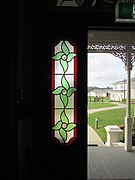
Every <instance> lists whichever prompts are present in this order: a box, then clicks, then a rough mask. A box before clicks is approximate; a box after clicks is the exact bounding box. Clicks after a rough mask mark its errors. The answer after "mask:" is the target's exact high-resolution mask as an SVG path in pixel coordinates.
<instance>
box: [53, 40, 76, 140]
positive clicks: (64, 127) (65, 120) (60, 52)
mask: <svg viewBox="0 0 135 180" xmlns="http://www.w3.org/2000/svg"><path fill="white" fill-rule="evenodd" d="M71 50H74V47H73V46H72V45H71V44H70V43H69V41H65V40H61V41H60V42H59V43H58V44H57V45H56V46H55V47H54V52H53V54H54V55H53V57H52V60H53V66H55V65H56V66H57V67H55V72H52V76H53V78H52V81H53V82H52V83H53V84H55V86H54V87H53V88H54V89H52V94H53V95H54V96H55V98H54V97H53V98H54V101H57V100H58V101H59V103H56V102H55V103H54V104H53V106H54V107H53V111H54V114H55V117H53V118H54V121H53V127H52V129H53V131H54V132H55V135H54V137H55V138H57V139H59V141H60V142H61V143H68V142H69V141H70V140H71V139H72V138H73V136H74V134H73V131H74V128H75V127H76V123H75V120H74V117H75V115H74V114H75V113H76V110H75V107H74V106H75V105H74V103H72V106H71V105H70V104H71V101H72V100H73V101H75V98H74V97H73V96H74V93H75V91H76V90H77V89H76V87H74V86H72V85H75V83H74V82H73V81H74V79H75V78H74V76H75V75H74V72H73V71H74V69H75V68H76V67H71V66H75V65H76V64H75V63H73V61H75V58H76V53H75V52H71ZM58 63H59V65H58ZM71 63H72V65H70V64H71ZM52 69H53V71H54V67H52ZM71 79H72V82H70V80H71ZM55 81H58V83H57V82H55ZM71 84H72V85H71ZM56 96H57V97H56ZM71 99H72V100H71ZM57 104H60V105H57ZM71 114H72V115H71ZM56 116H57V117H56ZM58 116H59V117H58ZM71 118H72V119H71ZM71 132H72V133H71Z"/></svg>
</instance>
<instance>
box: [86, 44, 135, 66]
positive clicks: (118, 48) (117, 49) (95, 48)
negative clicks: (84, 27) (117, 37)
mask: <svg viewBox="0 0 135 180" xmlns="http://www.w3.org/2000/svg"><path fill="white" fill-rule="evenodd" d="M87 49H88V50H89V51H90V52H96V53H98V52H108V53H111V54H113V55H114V56H115V57H119V58H120V59H121V60H122V61H123V62H124V64H125V65H126V64H127V46H126V45H125V44H119V45H115V44H113V45H112V44H105V45H104V44H91V45H89V46H88V48H87ZM130 62H131V66H133V62H135V45H132V46H131V60H130Z"/></svg>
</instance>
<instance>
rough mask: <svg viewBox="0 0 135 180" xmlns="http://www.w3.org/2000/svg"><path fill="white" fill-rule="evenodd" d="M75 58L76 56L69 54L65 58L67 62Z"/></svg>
mask: <svg viewBox="0 0 135 180" xmlns="http://www.w3.org/2000/svg"><path fill="white" fill-rule="evenodd" d="M75 56H76V54H75V53H72V52H71V53H70V54H69V55H68V57H67V62H70V61H71V60H72V59H73V58H74V57H75Z"/></svg>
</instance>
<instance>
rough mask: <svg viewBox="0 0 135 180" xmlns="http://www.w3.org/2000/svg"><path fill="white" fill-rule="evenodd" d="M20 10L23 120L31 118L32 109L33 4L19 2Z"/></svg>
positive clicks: (19, 65) (19, 68)
mask: <svg viewBox="0 0 135 180" xmlns="http://www.w3.org/2000/svg"><path fill="white" fill-rule="evenodd" d="M18 9H19V11H18V14H19V15H18V93H19V94H18V95H19V110H20V112H19V113H18V116H19V117H18V118H22V117H23V116H24V117H26V116H27V117H28V116H31V108H32V104H31V103H32V2H31V1H26V0H23V1H22V0H19V7H18ZM21 116H22V117H21Z"/></svg>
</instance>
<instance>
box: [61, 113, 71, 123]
mask: <svg viewBox="0 0 135 180" xmlns="http://www.w3.org/2000/svg"><path fill="white" fill-rule="evenodd" d="M60 119H61V121H62V123H66V124H68V123H69V120H68V117H67V116H66V113H65V110H63V111H62V113H61V115H60Z"/></svg>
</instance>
